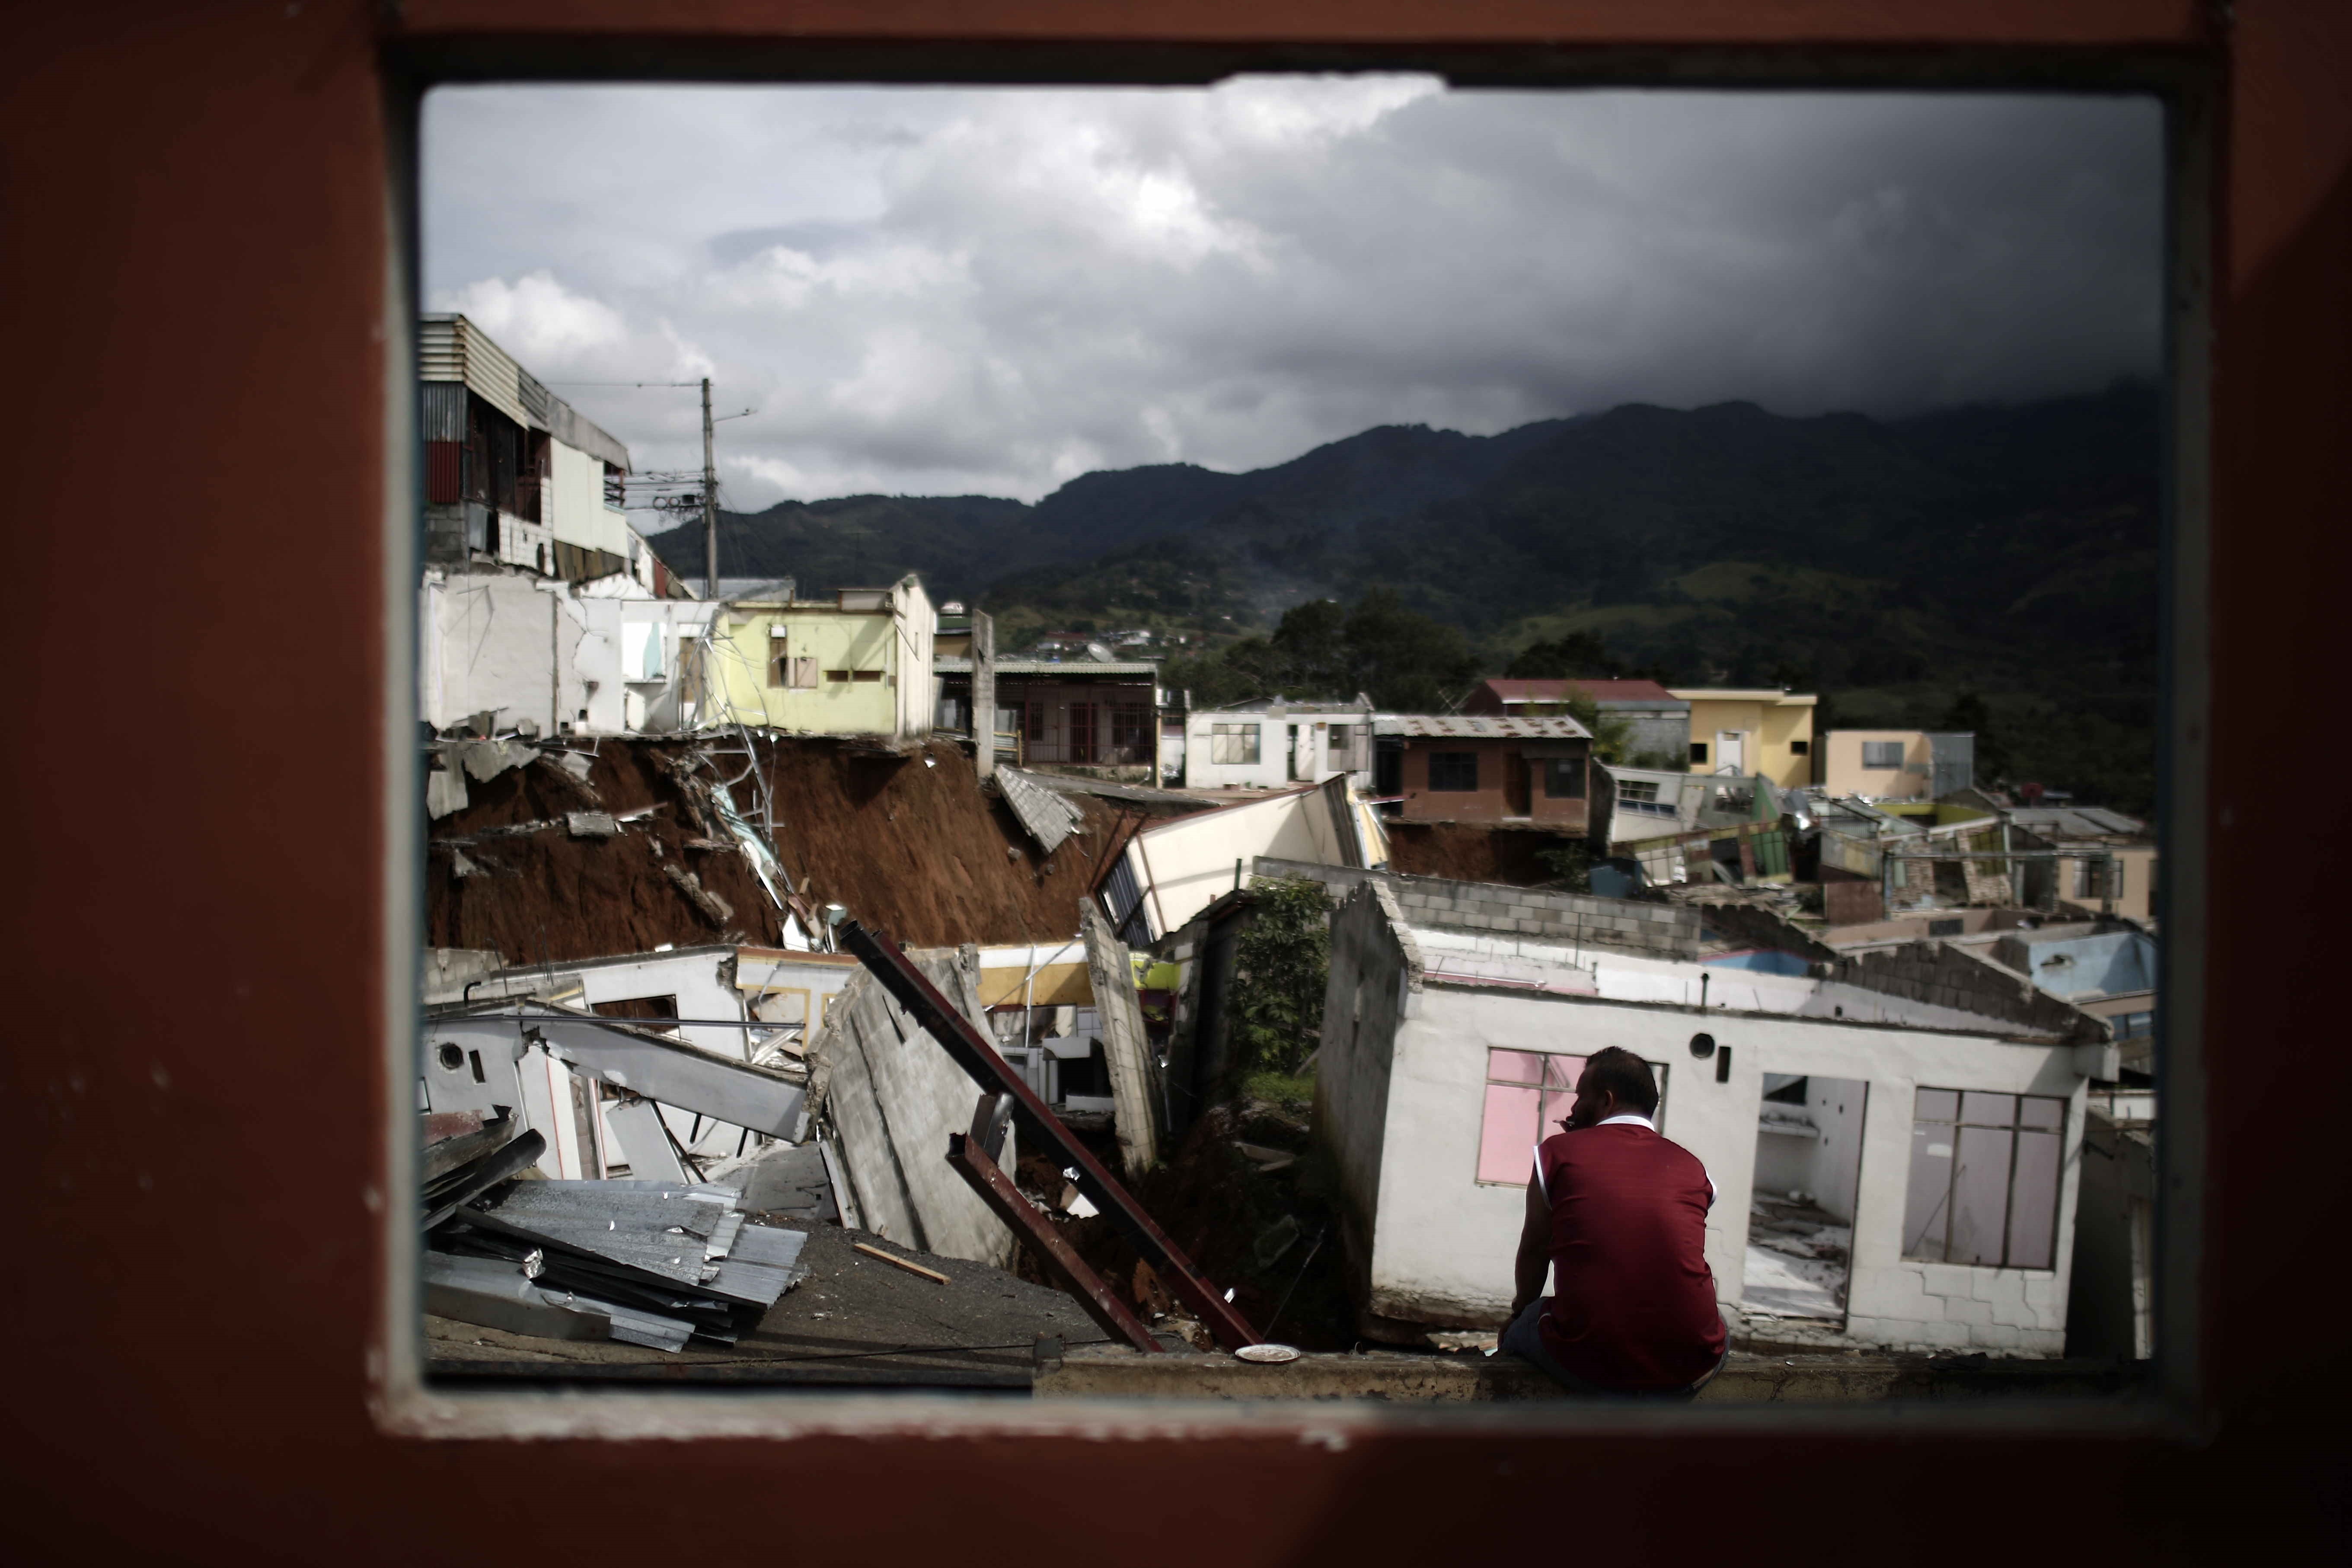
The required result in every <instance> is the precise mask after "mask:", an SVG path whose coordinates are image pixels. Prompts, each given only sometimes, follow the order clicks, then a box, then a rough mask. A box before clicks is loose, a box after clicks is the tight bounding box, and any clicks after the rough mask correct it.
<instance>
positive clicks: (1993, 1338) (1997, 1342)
mask: <svg viewBox="0 0 2352 1568" xmlns="http://www.w3.org/2000/svg"><path fill="white" fill-rule="evenodd" d="M1969 1343H1970V1344H1972V1345H1974V1346H1976V1347H1977V1348H1978V1349H1979V1350H1989V1351H2013V1350H2017V1349H2020V1348H2021V1347H2022V1345H2023V1343H2024V1336H2023V1335H2022V1334H2021V1333H2020V1332H2019V1331H2017V1330H2016V1329H2012V1328H2010V1327H2009V1326H2007V1325H2006V1324H2002V1323H1975V1324H1971V1325H1970V1326H1969Z"/></svg>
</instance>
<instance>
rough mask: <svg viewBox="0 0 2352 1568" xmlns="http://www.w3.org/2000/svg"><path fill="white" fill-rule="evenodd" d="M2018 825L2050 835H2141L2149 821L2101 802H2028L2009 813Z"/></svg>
mask: <svg viewBox="0 0 2352 1568" xmlns="http://www.w3.org/2000/svg"><path fill="white" fill-rule="evenodd" d="M2009 819H2010V820H2011V822H2014V823H2015V824H2017V826H2020V827H2022V828H2026V829H2029V830H2031V831H2032V832H2034V833H2039V834H2041V835H2042V836H2043V837H2048V838H2137V837H2143V836H2144V835H2146V834H2147V823H2145V822H2142V821H2140V820H2139V819H2138V818H2137V817H2136V816H2125V815H2124V814H2123V813H2122V812H2120V811H2109V810H2107V809H2106V808H2105V806H2098V805H2026V806H2019V807H2017V808H2016V809H2014V810H2012V811H2011V813H2010V814H2009Z"/></svg>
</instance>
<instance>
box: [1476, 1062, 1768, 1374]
mask: <svg viewBox="0 0 2352 1568" xmlns="http://www.w3.org/2000/svg"><path fill="white" fill-rule="evenodd" d="M1657 1108H1658V1080H1657V1079H1656V1078H1655V1077H1654V1076H1653V1075H1652V1073H1651V1071H1650V1064H1649V1063H1647V1062H1645V1061H1643V1059H1642V1058H1639V1057H1637V1056H1635V1055H1634V1054H1633V1052H1631V1051H1628V1050H1623V1049H1621V1048H1620V1047H1615V1046H1611V1047H1608V1048H1607V1049H1605V1050H1601V1051H1596V1052H1594V1053H1593V1055H1592V1056H1591V1058H1589V1059H1588V1060H1587V1061H1586V1062H1585V1064H1584V1075H1583V1077H1581V1078H1580V1079H1577V1084H1576V1103H1575V1104H1574V1105H1573V1106H1571V1107H1570V1110H1569V1114H1568V1117H1567V1119H1566V1120H1565V1121H1562V1122H1561V1123H1560V1127H1561V1128H1562V1131H1559V1132H1555V1133H1554V1134H1552V1135H1551V1136H1550V1137H1549V1138H1547V1139H1545V1140H1544V1141H1543V1142H1540V1143H1538V1144H1537V1145H1536V1169H1535V1179H1534V1180H1533V1181H1532V1182H1530V1183H1528V1223H1527V1227H1526V1228H1525V1229H1524V1230H1523V1231H1521V1232H1520V1234H1519V1257H1518V1267H1517V1287H1518V1294H1517V1298H1516V1299H1515V1300H1513V1301H1512V1303H1511V1326H1510V1327H1509V1328H1507V1329H1506V1330H1505V1331H1503V1341H1502V1348H1503V1349H1504V1350H1507V1351H1509V1352H1512V1353H1513V1354H1515V1355H1519V1356H1524V1357H1525V1358H1527V1359H1528V1361H1531V1362H1533V1363H1536V1365H1538V1367H1541V1368H1542V1369H1543V1370H1544V1371H1545V1372H1547V1373H1549V1374H1550V1375H1551V1376H1552V1377H1553V1378H1554V1379H1555V1380H1556V1381H1558V1382H1559V1383H1560V1384H1564V1385H1566V1386H1567V1387H1569V1388H1570V1389H1572V1390H1574V1391H1575V1392H1577V1393H1579V1394H1617V1395H1622V1396H1627V1397H1632V1398H1646V1399H1669V1400H1672V1399H1689V1398H1692V1397H1694V1396H1695V1395H1696V1394H1697V1393H1698V1391H1699V1390H1700V1389H1701V1388H1702V1387H1704V1386H1705V1385H1706V1382H1707V1380H1708V1379H1709V1378H1711V1377H1713V1376H1714V1375H1715V1374H1716V1373H1717V1372H1720V1371H1721V1370H1722V1369H1723V1363H1724V1361H1725V1359H1726V1358H1727V1356H1728V1355H1729V1353H1730V1336H1729V1335H1728V1334H1727V1332H1726V1331H1725V1330H1724V1326H1723V1314H1722V1313H1721V1312H1720V1311H1719V1310H1717V1307H1716V1304H1715V1275H1714V1272H1713V1271H1712V1270H1710V1269H1709V1268H1707V1266H1706V1212H1707V1210H1708V1209H1709V1208H1711V1207H1713V1206H1714V1204H1715V1184H1714V1182H1712V1181H1711V1180H1709V1179H1708V1177H1707V1173H1706V1167H1705V1166H1704V1165H1702V1164H1700V1163H1699V1162H1698V1158H1697V1156H1696V1155H1694V1154H1693V1153H1691V1152H1690V1151H1689V1150H1687V1149H1685V1148H1684V1147H1683V1146H1682V1145H1681V1144H1679V1143H1674V1142H1668V1141H1667V1140H1666V1139H1664V1138H1663V1137H1661V1136H1659V1134H1658V1131H1657V1128H1656V1127H1655V1126H1654V1125H1653V1124H1652V1122H1651V1121H1650V1118H1651V1115H1652V1114H1653V1113H1654V1111H1655V1110H1657ZM1547 1263H1549V1265H1550V1268H1551V1270H1552V1295H1551V1297H1550V1299H1549V1300H1546V1299H1545V1297H1544V1294H1543V1286H1544V1268H1545V1265H1546V1264H1547Z"/></svg>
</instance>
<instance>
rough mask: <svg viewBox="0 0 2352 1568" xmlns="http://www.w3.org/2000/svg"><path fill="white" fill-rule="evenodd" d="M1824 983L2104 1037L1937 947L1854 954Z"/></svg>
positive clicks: (2055, 1003)
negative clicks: (1829, 981) (1837, 983)
mask: <svg viewBox="0 0 2352 1568" xmlns="http://www.w3.org/2000/svg"><path fill="white" fill-rule="evenodd" d="M1830 978H1831V979H1832V980H1841V981H1843V982H1845V983H1846V984H1849V985H1858V986H1861V987H1862V988H1863V989H1864V990H1866V991H1878V992H1884V993H1885V994H1887V995H1890V996H1905V997H1908V998H1910V999H1911V1000H1912V1001H1914V1002H1927V1003H1931V1004H1933V1005H1936V1006H1938V1007H1957V1008H1958V1009H1960V1010H1961V1011H1962V1012H1967V1013H1976V1014H1980V1015H1982V1016H1985V1017H1989V1018H2001V1019H2006V1020H2008V1021H2009V1022H2011V1023H2014V1024H2019V1025H2022V1026H2025V1027H2027V1028H2029V1029H2034V1030H2040V1031H2047V1032H2048V1033H2049V1034H2051V1035H2054V1036H2056V1037H2058V1038H2060V1039H2076V1040H2092V1039H2097V1038H2101V1037H2104V1036H2105V1028H2104V1026H2101V1025H2099V1024H2098V1023H2096V1022H2095V1021H2094V1020H2093V1019H2091V1018H2090V1017H2088V1016H2086V1015H2084V1013H2083V1012H2082V1011H2081V1010H2080V1009H2079V1008H2076V1007H2075V1006H2074V1005H2072V1004H2070V1003H2066V1002H2062V1001H2060V1000H2059V999H2058V998H2057V997H2055V996H2052V995H2049V994H2046V993H2044V992H2042V991H2039V990H2036V989H2035V988H2034V986H2033V984H2032V982H2031V981H2028V980H2027V979H2025V978H2024V977H2023V976H2022V975H2019V974H2014V973H2011V972H2010V971H2008V970H2006V969H2003V968H2001V967H2000V966H1999V965H1997V964H1994V963H1989V962H1987V961H1986V960H1984V959H1981V958H1979V957H1978V956H1977V955H1976V954H1974V953H1972V952H1968V951H1966V950H1965V949H1961V948H1956V947H1948V946H1946V945H1945V944H1944V943H1942V942H1908V943H1906V944H1905V945H1904V946H1902V947H1899V948H1895V949H1894V950H1893V951H1891V952H1865V953H1863V954H1860V955H1859V956H1857V957H1854V958H1851V959H1848V960H1846V961H1845V962H1843V963H1840V964H1839V965H1838V966H1837V967H1836V968H1834V969H1832V971H1831V972H1830Z"/></svg>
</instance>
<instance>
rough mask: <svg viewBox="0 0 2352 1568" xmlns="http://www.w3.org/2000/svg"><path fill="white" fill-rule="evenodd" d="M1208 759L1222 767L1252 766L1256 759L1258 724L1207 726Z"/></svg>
mask: <svg viewBox="0 0 2352 1568" xmlns="http://www.w3.org/2000/svg"><path fill="white" fill-rule="evenodd" d="M1209 761H1210V762H1211V763H1215V764H1217V765H1219V766H1223V767H1243V766H1253V765H1255V763H1257V761H1258V726H1257V725H1255V724H1212V725H1210V726H1209Z"/></svg>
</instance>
